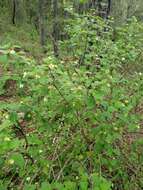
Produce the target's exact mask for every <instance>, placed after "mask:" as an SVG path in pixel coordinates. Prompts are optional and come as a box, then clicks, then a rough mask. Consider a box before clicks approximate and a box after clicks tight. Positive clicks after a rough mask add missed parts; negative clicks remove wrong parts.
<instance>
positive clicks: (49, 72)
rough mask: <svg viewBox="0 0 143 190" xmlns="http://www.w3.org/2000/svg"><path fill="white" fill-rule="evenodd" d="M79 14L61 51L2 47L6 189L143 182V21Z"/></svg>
mask: <svg viewBox="0 0 143 190" xmlns="http://www.w3.org/2000/svg"><path fill="white" fill-rule="evenodd" d="M75 22H78V25H77V23H70V24H71V25H70V24H69V25H68V26H67V32H68V33H69V34H68V35H69V39H68V40H67V41H65V42H62V43H61V44H60V47H61V50H64V56H61V57H60V58H59V59H56V58H55V57H54V56H53V55H52V54H51V55H49V56H47V57H46V58H44V59H43V60H42V61H41V63H37V62H36V61H34V60H33V58H32V57H27V56H25V55H23V53H22V52H18V53H17V52H16V51H14V50H13V48H11V49H6V50H2V51H1V52H0V64H1V66H0V70H1V73H2V74H1V78H0V80H1V83H0V89H1V94H0V101H1V104H0V118H1V123H0V150H1V151H0V167H1V171H0V189H24V190H35V189H40V190H48V189H49V190H50V189H51V190H54V189H56V190H64V189H65V190H77V189H80V190H88V189H92V190H111V189H115V190H116V189H124V190H129V189H134V190H139V189H142V188H143V183H142V179H143V176H142V174H143V172H142V170H143V167H142V164H143V162H142V158H143V155H142V152H143V151H142V143H143V140H142V136H141V135H140V134H141V127H142V120H141V119H142V118H141V116H142V109H143V108H142V105H141V104H142V95H143V94H142V92H143V75H142V73H141V72H138V70H137V71H136V72H135V70H132V72H131V74H130V72H128V70H127V69H126V68H128V67H130V65H134V66H135V67H136V65H138V66H140V60H141V56H142V55H141V54H142V43H140V41H142V37H141V36H140V34H141V31H142V30H143V26H142V25H140V24H139V23H138V22H137V21H136V20H133V21H132V22H131V23H129V24H128V25H126V26H124V27H123V28H120V29H118V30H116V37H115V39H114V33H115V32H114V31H113V29H112V28H111V27H110V24H105V23H104V21H103V20H101V19H100V18H95V17H94V16H92V15H87V16H86V17H81V18H78V19H77V20H76V21H75ZM91 22H92V27H91V26H90V23H91ZM69 29H70V30H69ZM69 50H70V52H69ZM61 52H62V51H61ZM127 65H128V66H127ZM130 68H131V67H130ZM8 81H10V83H9V82H8ZM7 83H8V84H7ZM6 84H7V85H6ZM11 85H14V86H13V89H14V92H13V93H12V94H11V93H10V94H9V93H7V89H9V88H10V87H11ZM11 90H12V89H11Z"/></svg>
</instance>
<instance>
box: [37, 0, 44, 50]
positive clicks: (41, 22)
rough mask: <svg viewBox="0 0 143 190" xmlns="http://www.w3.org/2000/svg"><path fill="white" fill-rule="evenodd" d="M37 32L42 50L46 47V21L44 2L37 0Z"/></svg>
mask: <svg viewBox="0 0 143 190" xmlns="http://www.w3.org/2000/svg"><path fill="white" fill-rule="evenodd" d="M38 6H39V32H40V44H41V46H42V47H43V48H45V45H46V26H45V25H46V24H45V22H46V19H45V0H39V5H38Z"/></svg>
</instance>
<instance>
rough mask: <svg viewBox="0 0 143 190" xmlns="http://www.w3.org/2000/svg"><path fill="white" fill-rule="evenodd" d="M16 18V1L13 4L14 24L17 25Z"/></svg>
mask: <svg viewBox="0 0 143 190" xmlns="http://www.w3.org/2000/svg"><path fill="white" fill-rule="evenodd" d="M15 18H16V1H15V0H13V2H12V24H13V25H15Z"/></svg>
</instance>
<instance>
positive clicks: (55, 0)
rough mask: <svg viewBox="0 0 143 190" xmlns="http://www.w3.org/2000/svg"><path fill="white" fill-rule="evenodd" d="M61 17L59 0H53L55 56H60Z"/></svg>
mask: <svg viewBox="0 0 143 190" xmlns="http://www.w3.org/2000/svg"><path fill="white" fill-rule="evenodd" d="M59 32H60V31H59V18H58V0H53V48H54V54H55V57H58V56H59V50H58V39H59Z"/></svg>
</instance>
